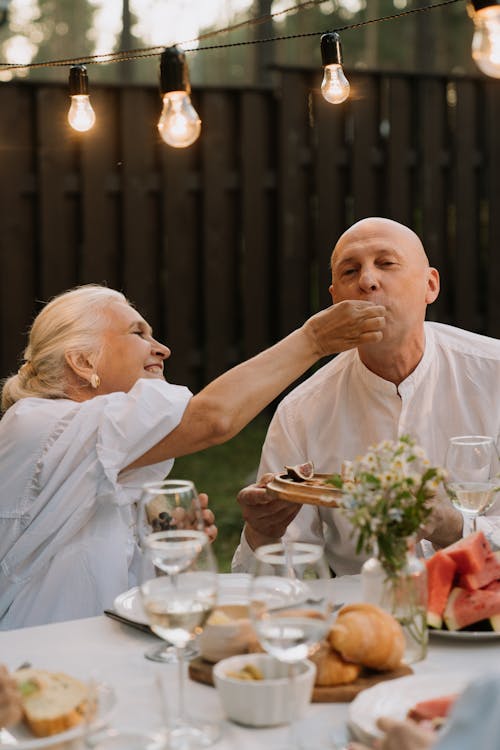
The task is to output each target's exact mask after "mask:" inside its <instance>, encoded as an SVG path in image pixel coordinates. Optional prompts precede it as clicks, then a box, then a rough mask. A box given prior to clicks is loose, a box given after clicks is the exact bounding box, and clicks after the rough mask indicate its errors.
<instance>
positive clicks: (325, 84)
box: [321, 31, 351, 104]
mask: <svg viewBox="0 0 500 750" xmlns="http://www.w3.org/2000/svg"><path fill="white" fill-rule="evenodd" d="M321 59H322V61H323V68H324V71H325V73H324V76H323V80H322V82H321V93H322V94H323V97H324V98H325V99H326V101H327V102H330V103H331V104H341V102H344V101H345V100H346V99H347V97H348V96H349V91H350V88H351V87H350V85H349V81H348V80H347V78H346V77H345V74H344V70H343V68H342V45H341V44H340V36H339V35H338V34H337V32H336V31H333V32H331V33H328V34H323V36H322V37H321Z"/></svg>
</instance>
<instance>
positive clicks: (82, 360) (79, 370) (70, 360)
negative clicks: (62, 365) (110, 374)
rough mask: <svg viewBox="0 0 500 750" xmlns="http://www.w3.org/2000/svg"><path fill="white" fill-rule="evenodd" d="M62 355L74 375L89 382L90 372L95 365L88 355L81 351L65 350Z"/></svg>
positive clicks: (93, 369)
mask: <svg viewBox="0 0 500 750" xmlns="http://www.w3.org/2000/svg"><path fill="white" fill-rule="evenodd" d="M64 357H65V359H66V363H67V365H68V367H69V368H70V369H71V370H72V371H73V372H74V373H75V375H78V377H79V378H82V380H85V381H86V382H87V383H89V382H90V378H91V376H92V373H93V372H94V371H95V367H94V365H93V364H92V362H91V361H90V359H89V357H88V356H87V355H86V354H83V352H66V354H65V355H64Z"/></svg>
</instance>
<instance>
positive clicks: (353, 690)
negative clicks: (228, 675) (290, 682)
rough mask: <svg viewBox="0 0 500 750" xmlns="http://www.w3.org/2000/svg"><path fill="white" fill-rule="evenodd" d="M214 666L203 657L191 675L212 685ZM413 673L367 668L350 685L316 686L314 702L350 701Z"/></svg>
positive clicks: (403, 669) (194, 664) (191, 667)
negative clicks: (374, 687) (365, 691)
mask: <svg viewBox="0 0 500 750" xmlns="http://www.w3.org/2000/svg"><path fill="white" fill-rule="evenodd" d="M212 667H213V664H212V663H211V662H209V661H206V660H205V659H202V658H201V657H198V658H197V659H193V660H192V661H190V662H189V676H190V678H191V679H192V680H194V681H195V682H202V683H203V684H204V685H212V686H213V684H214V683H213V679H212ZM409 674H413V670H412V669H411V668H410V667H406V666H401V667H399V668H398V669H394V670H393V671H392V672H374V671H373V670H371V669H366V670H365V671H364V672H363V674H362V675H361V676H360V677H358V679H357V680H355V681H354V682H351V683H350V684H349V685H333V686H332V687H315V688H314V690H313V696H312V701H313V703H350V701H352V700H353V699H354V698H355V697H356V696H357V694H358V693H360V692H361V691H362V690H366V688H369V687H371V686H372V685H376V684H377V683H378V682H384V681H385V680H394V679H396V677H404V676H405V675H409Z"/></svg>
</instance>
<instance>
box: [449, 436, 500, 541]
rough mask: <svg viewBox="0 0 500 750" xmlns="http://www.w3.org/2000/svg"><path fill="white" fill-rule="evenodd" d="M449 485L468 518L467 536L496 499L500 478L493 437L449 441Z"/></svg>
mask: <svg viewBox="0 0 500 750" xmlns="http://www.w3.org/2000/svg"><path fill="white" fill-rule="evenodd" d="M445 468H446V471H447V477H446V479H445V482H444V484H445V487H446V491H447V493H448V496H449V498H450V500H451V502H452V503H453V505H454V506H455V508H457V510H459V511H460V513H461V514H462V516H463V519H464V531H463V535H464V536H467V534H470V533H471V532H474V531H476V527H477V524H476V520H477V517H478V516H479V515H481V514H482V513H485V512H486V511H487V510H488V509H489V508H491V506H492V505H493V503H494V501H495V494H496V492H498V490H499V489H500V488H499V486H498V485H499V480H498V477H497V472H498V453H497V449H496V445H495V440H494V438H493V437H489V436H486V435H461V436H457V437H452V438H450V440H449V443H448V450H447V452H446V460H445Z"/></svg>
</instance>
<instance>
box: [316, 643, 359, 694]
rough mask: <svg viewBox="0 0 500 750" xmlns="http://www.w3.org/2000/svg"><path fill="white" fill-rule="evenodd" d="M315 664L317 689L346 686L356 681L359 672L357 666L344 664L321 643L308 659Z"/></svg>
mask: <svg viewBox="0 0 500 750" xmlns="http://www.w3.org/2000/svg"><path fill="white" fill-rule="evenodd" d="M309 658H310V660H311V661H313V662H314V663H315V664H316V681H315V683H314V684H315V685H317V686H318V687H331V686H332V685H348V684H349V683H351V682H354V680H356V679H357V678H358V677H359V675H360V672H361V666H360V665H359V664H353V663H352V662H351V663H349V662H346V661H344V659H342V657H341V656H340V654H339V653H338V652H337V651H334V650H333V649H332V648H331V647H330V645H329V644H328V643H322V644H321V646H320V648H319V649H318V651H316V653H314V654H313V655H312V656H310V657H309Z"/></svg>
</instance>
